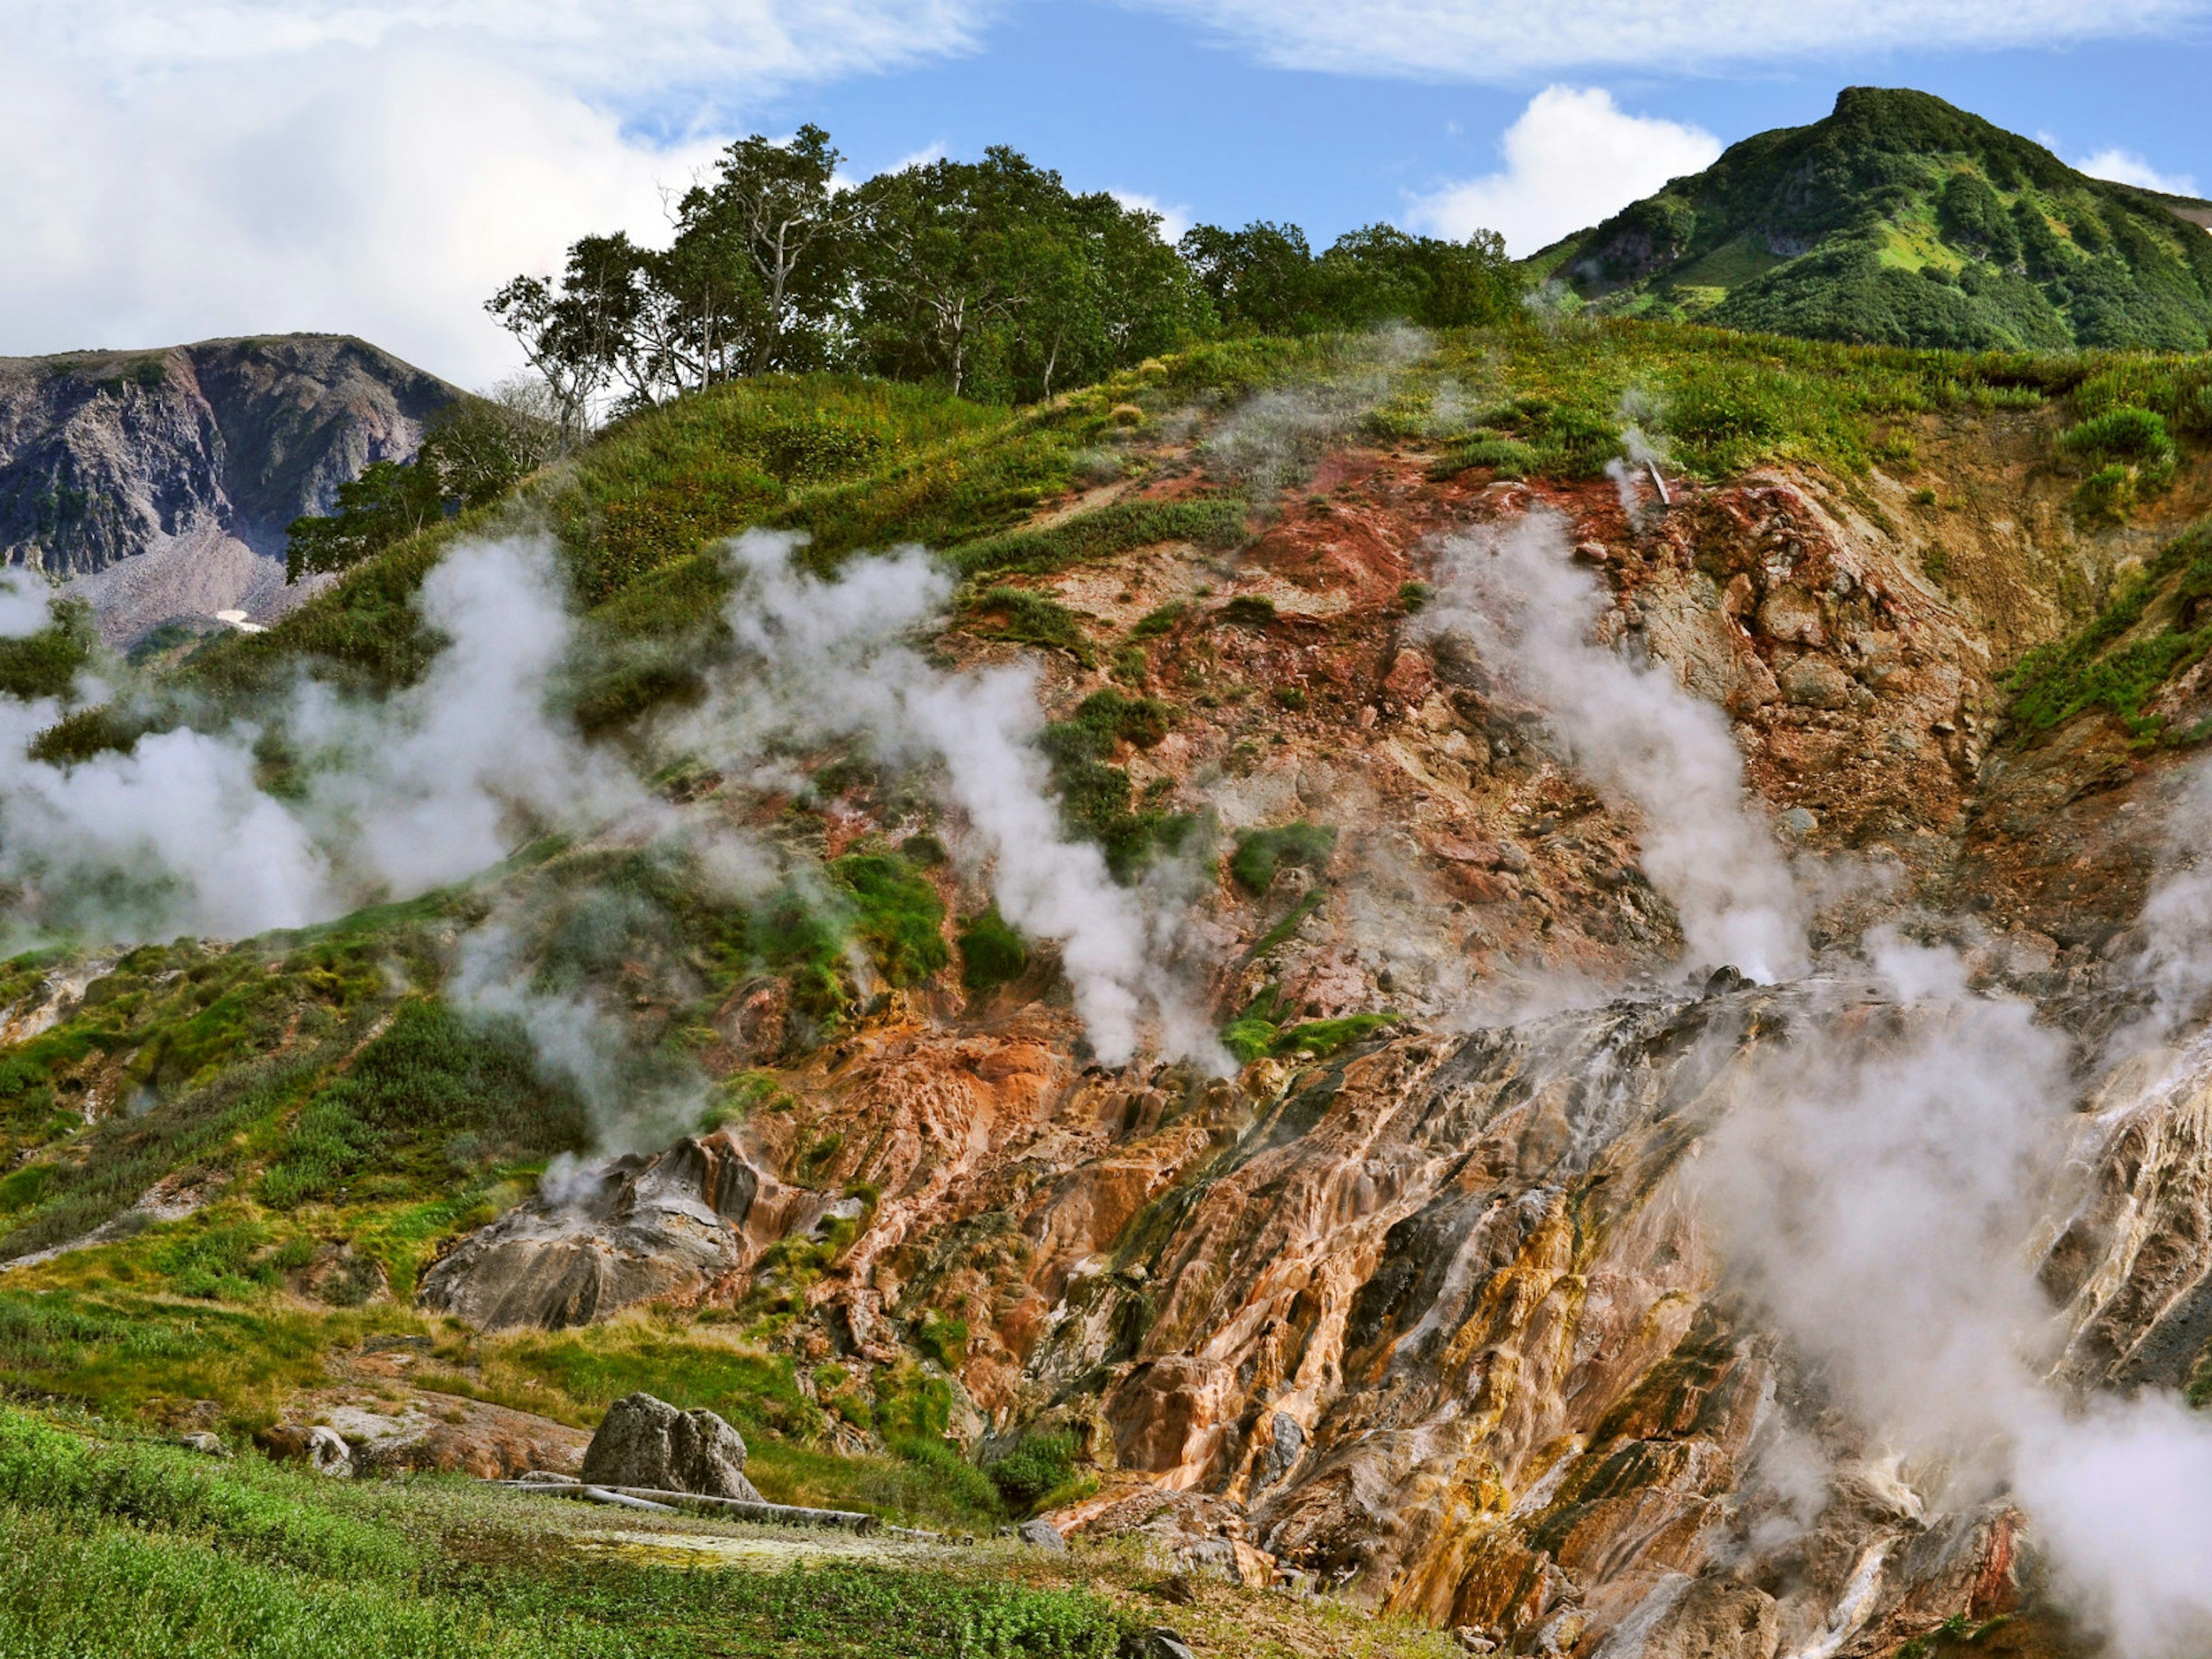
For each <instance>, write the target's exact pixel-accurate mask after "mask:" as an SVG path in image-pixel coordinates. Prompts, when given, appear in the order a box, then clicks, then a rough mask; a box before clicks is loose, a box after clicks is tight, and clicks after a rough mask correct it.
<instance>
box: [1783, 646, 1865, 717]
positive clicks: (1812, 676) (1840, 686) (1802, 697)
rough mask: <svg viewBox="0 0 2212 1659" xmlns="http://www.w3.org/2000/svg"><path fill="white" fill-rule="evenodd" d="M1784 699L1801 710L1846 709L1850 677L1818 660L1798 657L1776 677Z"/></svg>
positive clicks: (1831, 664)
mask: <svg viewBox="0 0 2212 1659" xmlns="http://www.w3.org/2000/svg"><path fill="white" fill-rule="evenodd" d="M1775 678H1776V682H1777V684H1779V685H1780V686H1781V688H1782V695H1783V696H1784V699H1785V700H1786V701H1788V702H1791V703H1794V704H1795V705H1796V707H1798V708H1850V702H1851V678H1850V675H1848V674H1846V673H1844V671H1843V670H1842V669H1840V668H1838V667H1837V666H1836V665H1835V664H1833V663H1832V662H1829V661H1827V660H1826V659H1825V658H1820V657H1800V658H1798V659H1797V660H1796V662H1793V663H1791V664H1790V666H1789V667H1787V668H1785V669H1784V670H1783V671H1782V672H1781V673H1780V674H1778V675H1777V676H1776V677H1775Z"/></svg>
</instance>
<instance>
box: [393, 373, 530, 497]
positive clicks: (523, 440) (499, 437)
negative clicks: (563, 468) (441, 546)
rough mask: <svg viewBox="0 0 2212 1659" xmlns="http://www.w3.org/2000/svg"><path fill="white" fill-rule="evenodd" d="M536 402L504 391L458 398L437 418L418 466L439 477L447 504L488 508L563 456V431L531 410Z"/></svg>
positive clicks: (511, 390) (514, 391) (418, 456)
mask: <svg viewBox="0 0 2212 1659" xmlns="http://www.w3.org/2000/svg"><path fill="white" fill-rule="evenodd" d="M535 401H538V400H535V399H527V398H525V397H522V396H519V395H517V389H516V388H513V387H501V388H497V389H495V391H494V392H493V393H492V394H491V395H490V396H489V397H482V398H457V399H455V400H454V401H453V403H451V404H447V406H446V407H445V408H444V409H442V410H440V411H439V412H438V413H437V415H436V416H434V417H433V418H432V420H431V422H430V424H429V428H428V430H427V431H425V432H424V434H423V435H422V448H421V449H420V450H418V451H417V452H416V465H423V466H428V467H429V468H431V469H432V471H434V472H435V474H436V476H437V483H438V495H439V499H440V501H441V502H443V503H445V504H447V505H450V506H453V507H482V506H483V505H485V504H486V503H487V502H489V501H495V500H497V499H498V498H499V497H500V496H501V495H505V494H506V493H507V491H508V490H509V489H513V487H514V485H515V484H516V483H520V481H521V480H522V479H523V478H524V477H526V476H528V475H529V474H530V473H532V472H534V471H537V470H538V468H539V467H541V466H543V465H545V463H546V462H548V461H550V460H551V459H553V457H554V456H555V455H556V454H557V453H559V451H560V433H559V430H558V428H557V427H556V425H555V423H554V422H551V421H550V420H548V419H547V418H546V416H545V415H544V412H543V411H542V410H539V409H535V408H532V406H531V404H532V402H535Z"/></svg>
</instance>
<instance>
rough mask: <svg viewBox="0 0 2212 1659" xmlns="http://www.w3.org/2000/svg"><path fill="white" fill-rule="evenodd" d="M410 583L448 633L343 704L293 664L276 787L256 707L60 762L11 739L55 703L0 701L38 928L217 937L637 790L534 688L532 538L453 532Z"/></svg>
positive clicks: (25, 880)
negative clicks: (293, 757)
mask: <svg viewBox="0 0 2212 1659" xmlns="http://www.w3.org/2000/svg"><path fill="white" fill-rule="evenodd" d="M421 603H422V611H423V616H424V619H425V620H426V621H428V623H430V624H431V625H432V626H433V627H434V628H435V629H438V630H439V631H440V632H441V633H442V634H443V635H446V637H447V641H448V644H447V647H446V648H445V649H444V650H443V651H441V653H439V655H438V656H437V657H436V658H435V659H434V660H433V661H432V663H431V665H430V667H429V670H428V672H427V673H426V674H425V676H424V677H423V678H422V681H421V682H420V683H419V684H416V686H414V687H411V688H410V689H408V690H404V691H401V692H399V693H397V694H396V695H395V696H392V698H391V699H389V700H387V701H386V702H383V703H380V704H376V705H361V704H356V703H353V702H347V701H345V700H343V699H340V698H338V697H337V696H334V695H333V694H332V693H331V692H330V691H329V690H327V689H325V688H323V687H320V686H318V685H314V684H306V685H303V686H302V687H301V690H299V691H298V692H297V693H295V695H294V696H292V697H291V698H290V699H289V701H288V702H287V703H286V704H285V706H284V707H283V708H280V709H279V710H278V711H277V713H276V716H275V717H274V720H272V722H271V724H272V726H273V727H274V728H275V730H276V732H278V733H279V734H281V735H282V736H283V738H285V740H286V741H287V743H288V744H290V745H291V746H292V747H293V748H294V749H295V751H297V752H300V753H301V755H302V756H303V757H304V758H303V763H302V768H301V769H302V771H303V772H304V773H305V775H306V783H305V787H304V793H301V795H298V796H296V797H295V798H292V799H279V798H277V797H276V796H274V795H272V794H270V793H268V792H266V791H265V790H264V789H263V788H262V787H260V785H259V783H258V781H257V771H258V761H257V758H256V755H255V748H256V744H258V742H259V741H260V740H261V738H263V737H264V734H265V732H264V727H261V726H252V725H239V726H232V727H230V728H228V729H227V730H224V731H220V732H198V731H193V730H190V729H179V730H175V731H171V732H161V733H157V734H155V735H152V736H149V737H145V738H141V739H139V741H138V743H137V744H136V745H135V746H134V748H133V749H132V750H131V752H130V753H128V754H117V753H113V752H106V753H102V754H99V755H95V756H93V757H89V758H88V759H85V760H82V761H80V762H78V763H75V764H74V765H70V766H67V767H63V766H57V765H53V764H50V763H46V762H43V761H34V760H33V759H31V758H30V757H29V755H28V753H27V749H28V745H29V744H30V741H31V739H32V738H33V737H34V736H35V734H36V733H37V732H39V731H40V729H41V728H42V727H43V726H46V725H48V724H50V723H51V722H52V720H53V718H54V717H55V714H56V713H57V712H58V711H56V710H55V709H54V708H52V706H50V705H46V706H35V707H34V706H31V705H27V704H24V703H21V702H12V701H9V702H0V744H4V750H0V752H4V753H5V754H6V755H7V756H8V757H9V759H8V761H7V762H6V763H5V764H4V766H0V880H6V881H9V882H13V883H15V884H18V886H19V887H20V889H21V894H22V901H23V907H24V908H25V909H26V910H27V912H28V913H29V914H30V915H32V916H33V917H34V918H35V919H36V920H37V921H40V922H41V923H43V924H44V925H46V926H48V927H62V928H71V927H76V928H84V929H88V930H97V931H100V932H101V933H105V934H106V935H107V936H108V937H111V938H113V939H118V940H126V941H127V940H137V939H151V938H167V937H169V936H171V935H173V934H174V933H179V932H191V933H213V934H220V935H224V936H228V937H238V936H240V935H244V934H249V933H258V932H261V931H264V930H265V929H268V928H271V927H301V926H305V925H307V924H308V923H310V922H314V921H324V920H327V919H328V918H330V917H332V916H336V915H341V914H343V912H344V911H346V910H348V909H350V908H355V907H356V905H358V904H360V903H362V902H366V901H367V900H368V899H370V898H374V897H378V896H392V897H406V896H412V895H414V894H416V893H419V892H422V891H423V890H427V889H428V888H430V887H434V886H436V885H438V884H441V883H445V882H449V881H453V880H457V879H459V878H461V877H464V876H466V875H470V874H472V873H474V872H476V871H477V870H480V869H482V868H483V867H484V866H487V865H489V864H492V863H494V862H495V861H496V860H498V859H499V858H500V856H501V854H503V853H504V852H505V851H506V850H507V848H508V847H509V846H511V845H512V836H513V833H514V831H515V830H516V829H518V827H519V826H520V824H522V823H526V822H536V823H555V824H567V825H572V826H580V825H582V824H586V823H596V822H601V821H604V820H605V818H607V817H611V816H612V815H614V814H616V813H617V812H620V811H631V810H639V811H641V810H645V809H646V808H647V801H646V798H645V797H644V795H643V793H642V792H641V790H640V789H639V788H638V787H637V786H636V784H635V782H634V781H630V780H629V778H628V777H627V776H626V775H624V774H623V772H622V771H621V769H619V768H618V767H617V766H616V765H615V764H614V763H611V762H610V761H608V760H606V759H605V758H603V757H600V756H599V755H598V754H596V753H595V752H594V751H592V750H591V749H590V748H589V747H588V746H587V745H586V744H584V743H583V742H582V740H581V739H580V738H579V737H578V735H577V734H576V733H575V732H574V729H573V727H571V726H568V724H567V723H566V722H565V721H564V720H561V719H560V718H558V717H557V716H556V714H553V713H551V712H550V711H549V709H548V708H547V702H546V700H547V696H548V693H549V691H550V685H551V680H552V676H553V674H554V672H555V671H556V667H557V665H559V663H560V661H561V659H562V657H563V656H564V654H565V653H566V652H567V649H568V640H569V629H570V623H569V620H568V614H567V611H566V610H565V608H564V605H563V603H562V597H561V588H560V582H559V576H558V574H557V570H556V564H555V561H554V556H553V553H552V550H551V549H550V546H548V545H547V544H544V543H543V542H540V541H535V540H517V541H501V542H479V543H471V544H464V545H462V546H460V547H459V548H456V549H455V550H454V551H453V553H452V554H450V555H449V556H447V559H446V560H445V561H444V562H442V563H441V564H440V565H439V566H438V567H437V568H436V569H435V570H433V571H432V572H431V573H430V575H429V577H428V580H426V581H425V582H424V584H423V588H422V601H421Z"/></svg>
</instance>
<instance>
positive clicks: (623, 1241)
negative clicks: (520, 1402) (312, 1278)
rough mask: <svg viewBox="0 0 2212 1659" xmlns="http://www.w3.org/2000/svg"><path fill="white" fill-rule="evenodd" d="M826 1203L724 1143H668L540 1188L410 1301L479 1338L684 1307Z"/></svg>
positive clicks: (444, 1262)
mask: <svg viewBox="0 0 2212 1659" xmlns="http://www.w3.org/2000/svg"><path fill="white" fill-rule="evenodd" d="M828 1204H829V1199H827V1198H826V1197H823V1196H821V1195H819V1194H809V1193H805V1192H803V1191H798V1190H794V1189H793V1188H787V1187H786V1186H785V1185H783V1183H782V1182H779V1181H777V1180H775V1177H773V1176H763V1174H762V1173H761V1172H760V1171H759V1170H757V1169H756V1168H755V1167H754V1166H753V1165H752V1164H750V1163H749V1162H748V1161H747V1160H746V1158H745V1156H744V1153H743V1152H741V1151H740V1150H739V1149H738V1145H737V1143H736V1141H735V1140H734V1139H732V1138H731V1137H730V1136H728V1135H726V1134H715V1135H709V1136H708V1137H707V1138H706V1139H702V1140H684V1141H680V1142H678V1144H677V1145H676V1146H674V1147H672V1148H671V1149H670V1150H669V1151H667V1152H661V1153H658V1154H656V1155H654V1156H652V1157H639V1156H631V1157H625V1158H616V1159H614V1160H613V1161H612V1162H611V1163H609V1164H605V1165H603V1166H601V1167H600V1168H599V1169H596V1170H588V1171H580V1172H578V1173H576V1174H574V1175H573V1176H570V1177H568V1179H566V1180H564V1181H559V1182H548V1183H547V1184H546V1185H545V1187H544V1188H543V1189H542V1190H541V1191H540V1192H539V1194H538V1196H537V1197H536V1198H534V1199H532V1200H531V1201H530V1202H529V1203H527V1204H525V1205H523V1206H520V1207H519V1208H516V1209H513V1210H511V1211H509V1212H507V1214H506V1215H504V1216H502V1217H501V1218H500V1219H499V1220H498V1221H496V1222H495V1223H493V1224H492V1225H490V1226H489V1227H485V1228H483V1229H482V1230H481V1231H477V1232H475V1233H472V1234H471V1235H470V1236H469V1237H467V1238H465V1239H464V1240H463V1241H462V1242H461V1243H460V1244H459V1246H458V1247H457V1248H456V1249H453V1251H452V1253H451V1254H449V1255H446V1256H444V1257H443V1258H441V1260H440V1261H438V1262H437V1263H436V1264H435V1266H433V1267H431V1269H430V1271H429V1272H428V1273H425V1274H424V1275H423V1277H422V1291H421V1292H420V1297H419V1300H420V1301H421V1303H422V1306H424V1307H426V1308H431V1309H435V1310H438V1311H439V1312H441V1313H450V1314H456V1315H459V1316H460V1317H461V1318H463V1319H465V1320H467V1321H468V1322H470V1323H471V1324H473V1325H476V1326H478V1327H480V1328H483V1329H485V1330H500V1329H504V1328H507V1327H510V1326H515V1325H536V1326H540V1327H543V1328H546V1329H549V1330H558V1329H560V1328H562V1327H565V1326H569V1325H585V1324H589V1323H590V1322H592V1321H593V1320H595V1319H604V1318H605V1317H607V1316H609V1315H611V1314H613V1313H615V1312H617V1311H618V1310H621V1309H623V1308H626V1307H629V1306H630V1305H632V1304H635V1303H639V1302H643V1301H647V1300H648V1299H652V1298H667V1299H671V1300H675V1301H678V1302H683V1301H685V1300H692V1301H696V1300H697V1299H698V1298H699V1297H702V1296H703V1295H705V1294H706V1293H708V1291H711V1290H713V1289H714V1288H715V1287H717V1286H719V1285H724V1284H726V1282H727V1281H728V1280H729V1279H731V1277H732V1275H734V1274H736V1273H738V1272H740V1271H741V1270H742V1269H743V1268H744V1267H746V1266H747V1265H748V1263H750V1261H752V1260H753V1258H754V1257H756V1256H757V1255H759V1253H760V1251H761V1249H763V1248H764V1247H765V1246H766V1245H767V1244H769V1243H774V1242H775V1240H776V1239H779V1238H781V1237H784V1236H785V1234H786V1233H787V1232H788V1231H790V1230H791V1229H792V1228H793V1226H804V1225H810V1224H811V1222H812V1221H813V1220H814V1219H815V1218H817V1216H818V1215H819V1214H820V1213H821V1212H822V1211H823V1209H824V1208H825V1207H826V1206H828Z"/></svg>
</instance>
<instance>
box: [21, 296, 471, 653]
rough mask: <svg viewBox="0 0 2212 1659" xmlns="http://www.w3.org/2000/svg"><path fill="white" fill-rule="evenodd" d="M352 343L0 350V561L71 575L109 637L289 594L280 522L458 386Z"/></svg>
mask: <svg viewBox="0 0 2212 1659" xmlns="http://www.w3.org/2000/svg"><path fill="white" fill-rule="evenodd" d="M455 395H456V394H455V392H454V390H453V387H451V386H447V384H446V383H445V382H444V381H442V380H438V379H437V378H436V377H435V376H434V375H430V374H424V373H423V372H422V370H420V369H417V368H410V366H409V365H407V364H405V363H403V362H400V361H399V360H398V358H396V357H393V356H390V355H389V354H388V353H386V352H382V351H380V350H378V349H376V348H375V347H374V346H372V345H369V344H368V343H365V342H363V341H360V340H356V339H350V338H348V337H343V336H337V335H316V334H300V335H282V336H276V337H269V338H259V339H247V340H210V341H204V342H203V343H199V344H197V345H191V346H177V347H172V348H169V349H166V350H157V351H144V352H87V353H81V354H76V355H72V356H63V357H29V358H9V359H5V360H0V562H6V563H10V564H22V565H27V566H29V567H31V568H33V569H38V570H43V571H45V572H46V573H48V574H51V575H55V576H64V577H70V578H75V579H77V580H78V584H79V587H80V591H82V593H83V594H84V596H85V597H86V598H88V599H90V600H91V602H92V605H93V609H94V616H95V617H96V618H97V619H98V621H99V622H100V626H101V629H102V631H103V633H104V634H105V635H106V636H107V637H108V638H109V639H110V640H111V641H125V640H128V639H129V638H131V637H132V636H134V635H137V634H139V633H142V632H143V631H144V630H145V629H148V628H151V627H153V626H155V625H156V624H157V623H161V622H164V621H167V620H170V619H171V618H172V617H207V616H209V615H210V614H211V613H212V612H213V611H217V610H228V609H233V608H237V609H242V610H245V611H248V612H250V613H252V614H254V615H255V616H257V617H260V618H261V619H263V620H266V619H267V618H268V617H269V616H270V615H271V614H273V613H274V612H276V611H281V610H282V609H283V605H284V604H285V603H286V602H287V600H288V598H296V596H297V590H296V589H295V590H293V591H292V592H291V594H290V595H289V596H288V594H287V592H286V590H285V588H284V585H283V563H282V560H283V550H284V541H285V535H284V532H285V526H288V525H289V524H290V522H291V521H292V520H294V519H295V518H298V517H300V516H301V514H303V513H326V512H328V511H329V510H330V508H331V504H332V502H333V501H334V499H335V497H336V494H337V487H338V485H339V484H341V483H345V482H346V481H348V480H349V479H351V478H353V477H357V476H358V475H359V474H360V472H361V471H362V468H363V467H365V466H367V465H368V464H369V463H370V462H371V461H377V460H387V459H396V460H404V459H407V458H408V457H410V456H411V455H412V454H413V453H415V448H416V445H417V444H418V443H420V442H421V441H422V426H423V422H425V421H427V420H428V418H429V417H430V416H433V415H435V413H436V412H437V411H438V410H440V409H441V408H443V407H444V406H445V405H446V404H447V403H449V402H451V401H452V400H453V397H454V396H455Z"/></svg>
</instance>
